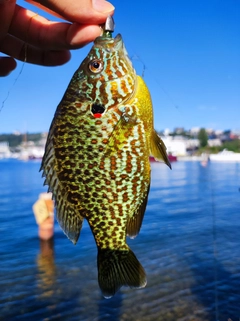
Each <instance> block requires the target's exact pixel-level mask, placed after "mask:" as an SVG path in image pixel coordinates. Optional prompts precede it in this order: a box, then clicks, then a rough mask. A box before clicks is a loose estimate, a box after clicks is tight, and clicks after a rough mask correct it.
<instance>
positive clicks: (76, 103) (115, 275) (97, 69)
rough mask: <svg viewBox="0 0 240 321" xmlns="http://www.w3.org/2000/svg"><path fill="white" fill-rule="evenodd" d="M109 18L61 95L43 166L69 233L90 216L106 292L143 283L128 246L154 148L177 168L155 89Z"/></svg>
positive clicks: (141, 209)
mask: <svg viewBox="0 0 240 321" xmlns="http://www.w3.org/2000/svg"><path fill="white" fill-rule="evenodd" d="M113 31H114V22H113V18H112V17H111V16H109V17H108V19H107V21H106V24H105V27H104V28H103V34H102V35H101V36H99V37H97V38H96V39H95V41H94V44H93V46H92V48H91V50H90V52H89V53H88V55H87V57H86V58H85V59H84V60H83V61H82V63H81V65H80V67H79V68H78V69H77V70H76V72H75V73H74V75H73V77H72V79H71V81H70V83H69V85H68V87H67V89H66V92H65V94H64V95H63V98H62V100H61V101H60V103H59V105H58V107H57V109H56V112H55V115H54V118H53V121H52V123H51V126H50V129H49V134H48V138H47V142H46V146H45V153H44V156H43V159H42V165H41V169H40V170H42V171H43V176H44V177H45V184H47V185H48V186H49V191H51V192H52V194H53V198H54V201H55V207H56V213H57V214H56V216H57V220H58V223H59V225H60V226H61V228H62V230H63V231H64V233H65V234H66V235H67V237H68V238H69V239H70V240H71V241H72V242H73V243H74V244H76V242H77V241H78V239H79V236H80V231H81V228H82V225H83V221H84V220H86V221H87V222H88V224H89V226H90V229H91V231H92V234H93V236H94V239H95V242H96V246H97V250H98V254H97V267H98V283H99V287H100V289H101V291H102V294H103V296H104V297H105V298H110V297H112V296H113V295H114V294H115V293H116V292H117V291H118V290H119V289H120V288H121V287H122V286H128V287H130V288H143V287H145V286H146V283H147V278H146V273H145V270H144V268H143V267H142V265H141V263H140V262H139V261H138V259H137V257H136V256H135V254H134V253H133V251H132V250H131V249H130V247H129V246H128V245H127V242H126V238H127V236H129V237H130V238H134V237H136V236H137V235H138V233H139V231H140V228H141V225H142V221H143V217H144V213H145V210H146V205H147V201H148V194H149V188H150V179H151V178H150V176H151V168H150V162H149V155H152V156H153V157H154V158H155V159H156V160H159V161H163V162H164V163H165V164H167V165H168V166H169V167H170V168H171V164H170V162H169V159H168V156H167V152H166V147H165V145H164V143H163V141H162V140H161V138H160V137H159V136H158V134H157V132H156V131H155V130H154V126H153V107H152V101H151V96H150V92H149V90H148V88H147V86H146V84H145V82H144V80H143V79H142V77H140V76H138V75H137V74H136V72H135V69H134V67H133V65H132V62H131V61H130V59H129V57H128V54H127V51H126V49H125V45H124V42H123V39H122V36H121V35H120V34H118V35H117V36H116V37H115V38H114V37H112V32H113Z"/></svg>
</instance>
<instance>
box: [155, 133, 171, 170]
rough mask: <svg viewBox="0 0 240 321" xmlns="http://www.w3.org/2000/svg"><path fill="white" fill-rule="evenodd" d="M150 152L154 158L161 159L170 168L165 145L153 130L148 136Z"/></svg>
mask: <svg viewBox="0 0 240 321" xmlns="http://www.w3.org/2000/svg"><path fill="white" fill-rule="evenodd" d="M150 153H151V155H152V156H153V157H154V158H155V159H156V160H159V161H163V162H164V163H165V164H166V165H168V167H170V168H171V169H172V166H171V163H170V161H169V159H168V155H167V149H166V146H165V144H164V142H163V141H162V139H161V138H160V137H159V136H158V134H157V133H156V131H155V130H153V132H152V135H151V138H150Z"/></svg>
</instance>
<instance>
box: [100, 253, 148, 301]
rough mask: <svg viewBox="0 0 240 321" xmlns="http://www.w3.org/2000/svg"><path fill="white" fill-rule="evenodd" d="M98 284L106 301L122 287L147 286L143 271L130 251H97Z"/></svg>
mask: <svg viewBox="0 0 240 321" xmlns="http://www.w3.org/2000/svg"><path fill="white" fill-rule="evenodd" d="M98 282H99V286H100V289H101V290H102V293H103V296H104V297H105V298H107V299H108V298H111V297H112V296H113V295H114V294H115V293H116V292H117V291H118V290H119V289H120V288H121V287H122V286H129V287H130V288H143V287H145V286H146V284H147V280H146V274H145V271H144V269H143V267H142V265H141V264H140V262H139V261H138V259H137V258H136V256H135V254H134V253H133V252H132V251H131V250H130V249H128V250H111V249H104V250H103V249H98Z"/></svg>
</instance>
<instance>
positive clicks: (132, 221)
mask: <svg viewBox="0 0 240 321" xmlns="http://www.w3.org/2000/svg"><path fill="white" fill-rule="evenodd" d="M149 188H150V185H148V189H147V193H146V196H145V197H144V199H143V202H142V204H141V205H140V207H139V208H138V209H137V211H136V212H135V213H134V215H133V216H132V217H130V218H129V219H128V222H127V235H128V236H129V237H130V238H135V237H136V236H137V235H138V233H139V231H140V229H141V226H142V221H143V217H144V213H145V210H146V206H147V201H148V193H149Z"/></svg>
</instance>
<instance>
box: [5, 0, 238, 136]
mask: <svg viewBox="0 0 240 321" xmlns="http://www.w3.org/2000/svg"><path fill="white" fill-rule="evenodd" d="M111 2H112V4H113V5H114V6H115V8H116V9H115V14H114V20H115V33H114V36H116V35H117V34H118V33H121V34H122V37H123V39H124V43H125V46H126V49H127V51H128V54H129V56H130V58H132V61H133V64H134V66H135V68H136V70H137V73H138V74H140V75H142V73H143V70H144V80H145V82H146V83H147V86H148V88H149V90H150V93H151V96H152V101H153V110H154V124H155V128H156V129H157V130H163V129H166V128H169V129H170V130H173V129H174V128H176V127H184V128H185V129H190V128H193V127H204V128H212V129H215V130H227V129H232V130H237V129H238V130H239V129H240V1H239V0H201V1H200V0H198V1H195V0H181V1H180V0H159V1H156V0H155V1H154V0H148V1H138V2H137V1H126V0H121V1H120V0H119V1H117V0H112V1H111ZM17 3H18V4H19V5H22V6H24V7H27V8H30V9H32V8H33V7H32V6H31V5H28V4H26V2H24V1H18V2H17ZM34 11H35V12H37V13H39V14H41V15H42V11H40V10H39V9H35V10H34ZM48 17H49V16H48ZM53 19H54V18H53ZM91 45H92V44H90V45H88V46H86V47H85V48H83V49H79V50H75V51H72V59H71V61H70V62H68V63H67V64H65V65H63V66H58V67H42V66H36V65H31V64H24V63H22V62H18V67H17V69H16V70H15V71H14V72H12V74H10V75H9V76H8V77H3V78H0V109H1V107H2V110H1V111H0V133H11V132H14V131H20V132H26V131H27V132H31V133H33V132H43V131H48V129H49V126H50V123H51V120H52V118H53V115H54V112H55V110H56V107H57V105H58V103H59V102H60V100H61V98H62V96H63V94H64V92H65V90H66V88H67V85H68V83H69V81H70V79H71V77H72V75H73V73H74V72H75V70H76V69H77V68H78V66H79V65H80V63H81V62H82V60H83V59H84V58H85V56H86V55H87V53H88V51H89V49H90V47H91Z"/></svg>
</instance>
